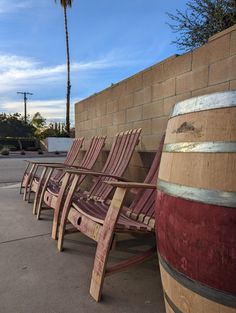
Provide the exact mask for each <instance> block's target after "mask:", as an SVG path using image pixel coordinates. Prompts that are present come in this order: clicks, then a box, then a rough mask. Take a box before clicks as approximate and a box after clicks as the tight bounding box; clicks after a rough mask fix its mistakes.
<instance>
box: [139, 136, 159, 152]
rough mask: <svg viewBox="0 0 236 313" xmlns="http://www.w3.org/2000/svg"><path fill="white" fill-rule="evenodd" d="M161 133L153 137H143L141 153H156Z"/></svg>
mask: <svg viewBox="0 0 236 313" xmlns="http://www.w3.org/2000/svg"><path fill="white" fill-rule="evenodd" d="M162 135H163V133H160V134H155V135H144V136H142V137H141V151H154V152H156V151H157V149H158V147H159V144H160V141H161V137H162Z"/></svg>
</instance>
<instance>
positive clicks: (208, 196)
mask: <svg viewBox="0 0 236 313" xmlns="http://www.w3.org/2000/svg"><path fill="white" fill-rule="evenodd" d="M208 101H210V102H209V103H208ZM211 101H215V102H214V103H213V102H211ZM163 186H164V187H163ZM158 188H159V190H158V193H157V194H158V196H157V209H156V213H157V215H156V219H157V223H156V229H157V230H156V233H157V240H158V250H159V254H160V260H164V262H166V264H169V265H170V267H172V268H173V271H174V272H176V273H179V274H180V275H181V277H182V276H183V277H184V279H183V280H181V281H177V280H176V277H175V276H173V277H172V276H171V275H170V273H169V272H168V271H166V268H167V267H163V264H162V263H161V262H160V268H161V276H162V283H163V289H164V294H165V303H166V312H171V313H172V312H177V313H181V312H183V313H185V312H188V313H190V312H191V313H195V312H197V313H211V312H212V313H213V312H214V313H215V312H216V313H236V211H235V207H236V192H235V191H236V91H231V92H224V93H216V94H212V95H207V96H202V97H197V98H193V99H189V100H185V101H183V102H182V103H178V104H177V105H176V106H175V108H174V110H173V113H172V116H171V118H170V120H169V122H168V126H167V132H166V138H165V145H164V150H163V154H162V159H161V165H160V171H159V176H158ZM185 280H186V281H191V282H192V283H191V284H190V285H188V284H187V285H185V283H183V282H184V281H185ZM190 286H200V287H199V288H200V289H199V288H198V289H196V290H195V289H194V288H192V289H191V288H190Z"/></svg>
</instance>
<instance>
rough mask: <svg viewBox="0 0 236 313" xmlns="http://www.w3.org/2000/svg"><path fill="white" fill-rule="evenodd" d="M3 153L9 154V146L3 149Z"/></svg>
mask: <svg viewBox="0 0 236 313" xmlns="http://www.w3.org/2000/svg"><path fill="white" fill-rule="evenodd" d="M1 155H9V150H8V149H7V148H3V149H2V151H1Z"/></svg>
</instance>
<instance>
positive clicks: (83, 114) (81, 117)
mask: <svg viewBox="0 0 236 313" xmlns="http://www.w3.org/2000/svg"><path fill="white" fill-rule="evenodd" d="M78 119H79V121H81V122H82V121H86V120H87V119H88V111H87V110H86V111H83V112H80V113H79V114H78Z"/></svg>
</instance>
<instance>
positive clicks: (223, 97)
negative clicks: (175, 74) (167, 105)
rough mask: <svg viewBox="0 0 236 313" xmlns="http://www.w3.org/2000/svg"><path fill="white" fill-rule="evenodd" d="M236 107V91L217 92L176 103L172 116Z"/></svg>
mask: <svg viewBox="0 0 236 313" xmlns="http://www.w3.org/2000/svg"><path fill="white" fill-rule="evenodd" d="M228 107H236V91H235V90H233V91H225V92H217V93H213V94H209V95H203V96H199V97H194V98H190V99H187V100H184V101H181V102H178V103H176V105H175V106H174V108H173V110H172V112H171V115H170V118H171V117H174V116H177V115H182V114H187V113H193V112H200V111H206V110H213V109H223V108H228Z"/></svg>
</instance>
